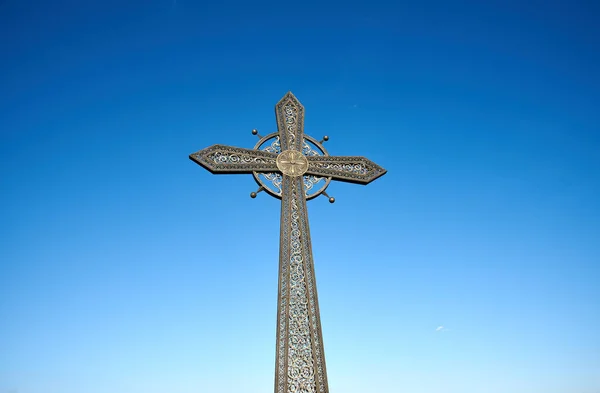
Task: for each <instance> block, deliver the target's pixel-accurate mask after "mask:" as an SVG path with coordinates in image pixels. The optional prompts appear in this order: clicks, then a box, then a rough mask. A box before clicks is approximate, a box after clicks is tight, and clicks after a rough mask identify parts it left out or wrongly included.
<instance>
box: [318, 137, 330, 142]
mask: <svg viewBox="0 0 600 393" xmlns="http://www.w3.org/2000/svg"><path fill="white" fill-rule="evenodd" d="M328 140H329V137H328V136H327V135H325V136H324V137H323V139H321V141H320V142H319V143H321V144H322V143H323V142H327V141H328Z"/></svg>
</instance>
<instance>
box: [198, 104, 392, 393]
mask: <svg viewBox="0 0 600 393" xmlns="http://www.w3.org/2000/svg"><path fill="white" fill-rule="evenodd" d="M275 114H276V116H277V129H278V132H276V133H272V134H269V135H267V136H265V137H261V136H260V135H258V131H256V130H252V133H253V134H254V135H258V136H259V138H260V140H259V141H258V143H257V144H256V146H254V149H242V148H238V147H230V146H224V145H213V146H210V147H207V148H206V149H203V150H200V151H198V152H196V153H193V154H191V155H190V158H191V159H192V160H193V161H195V162H197V163H198V164H200V165H202V166H203V167H204V168H206V169H208V170H209V171H210V172H212V173H215V174H221V173H252V174H253V175H254V179H255V180H256V182H257V183H258V185H259V189H258V191H257V192H261V191H266V192H268V193H269V194H271V195H273V196H274V197H276V198H279V199H281V232H280V243H279V298H278V302H277V350H276V361H275V393H328V392H329V388H328V386H327V372H326V369H325V354H324V351H323V339H322V335H321V320H320V316H319V302H318V300H317V287H316V282H315V271H314V267H313V257H312V249H311V243H310V232H309V227H308V215H307V211H306V201H307V200H308V199H312V198H315V197H316V196H318V195H321V194H323V195H325V196H326V197H329V196H328V195H327V193H326V192H325V189H326V188H327V186H328V185H329V183H330V181H331V180H332V179H334V180H341V181H347V182H353V183H360V184H367V183H370V182H372V181H373V180H375V179H377V178H378V177H380V176H383V175H384V174H385V172H386V171H385V169H383V168H381V167H380V166H378V165H377V164H375V163H373V162H371V161H369V160H367V159H366V158H364V157H348V156H337V157H332V156H330V155H329V153H328V152H327V150H326V149H325V147H323V142H324V141H327V140H328V138H327V137H323V140H321V141H317V140H316V139H314V138H312V137H310V136H308V135H304V107H303V106H302V104H300V102H299V101H298V100H297V99H296V97H295V96H294V95H293V94H292V93H291V92H288V93H287V94H286V95H285V96H284V97H283V98H282V99H281V101H279V102H278V103H277V105H276V106H275ZM257 192H253V193H251V194H250V196H251V197H252V198H255V197H256V194H257ZM334 201H335V200H334V198H329V202H331V203H333V202H334Z"/></svg>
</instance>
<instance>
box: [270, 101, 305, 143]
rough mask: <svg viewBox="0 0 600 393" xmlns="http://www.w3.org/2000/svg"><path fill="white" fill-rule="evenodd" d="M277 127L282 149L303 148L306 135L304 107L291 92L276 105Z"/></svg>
mask: <svg viewBox="0 0 600 393" xmlns="http://www.w3.org/2000/svg"><path fill="white" fill-rule="evenodd" d="M275 114H276V115H277V129H278V131H279V137H280V141H281V149H282V150H298V151H300V150H302V144H301V142H302V140H303V136H304V107H303V106H302V104H301V103H300V101H298V99H297V98H296V97H294V95H293V94H292V93H291V92H288V93H287V94H286V95H285V96H283V98H282V99H281V100H280V101H279V102H278V103H277V105H276V106H275Z"/></svg>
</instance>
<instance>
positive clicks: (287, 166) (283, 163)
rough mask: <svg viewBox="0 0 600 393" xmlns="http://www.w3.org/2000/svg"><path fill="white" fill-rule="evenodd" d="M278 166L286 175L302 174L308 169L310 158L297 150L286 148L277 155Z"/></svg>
mask: <svg viewBox="0 0 600 393" xmlns="http://www.w3.org/2000/svg"><path fill="white" fill-rule="evenodd" d="M276 162H277V168H279V170H280V171H281V173H283V174H284V175H288V176H292V177H296V176H302V175H304V173H306V171H307V170H308V160H307V159H306V157H305V156H304V154H302V153H300V152H299V151H297V150H285V151H283V152H281V154H279V155H278V156H277V161H276Z"/></svg>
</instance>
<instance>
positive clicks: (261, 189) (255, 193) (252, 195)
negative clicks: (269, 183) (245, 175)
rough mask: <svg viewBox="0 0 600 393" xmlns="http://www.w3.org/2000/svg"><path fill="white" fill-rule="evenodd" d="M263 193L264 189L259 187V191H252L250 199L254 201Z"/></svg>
mask: <svg viewBox="0 0 600 393" xmlns="http://www.w3.org/2000/svg"><path fill="white" fill-rule="evenodd" d="M262 191H264V188H263V187H262V186H260V187H258V190H256V191H252V192H251V193H250V198H252V199H254V198H256V196H257V195H258V193H259V192H262Z"/></svg>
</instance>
